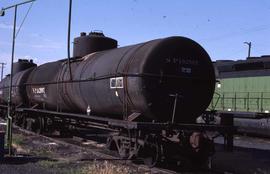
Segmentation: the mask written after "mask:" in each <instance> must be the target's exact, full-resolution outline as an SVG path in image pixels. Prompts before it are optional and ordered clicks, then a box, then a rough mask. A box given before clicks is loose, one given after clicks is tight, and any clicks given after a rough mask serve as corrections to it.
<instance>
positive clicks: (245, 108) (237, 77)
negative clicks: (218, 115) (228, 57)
mask: <svg viewBox="0 0 270 174" xmlns="http://www.w3.org/2000/svg"><path fill="white" fill-rule="evenodd" d="M269 65H270V57H260V58H253V59H248V60H245V61H226V62H224V61H223V62H222V61H221V62H216V63H215V67H216V69H217V78H218V82H217V84H216V90H215V94H214V96H213V100H212V102H211V104H210V106H209V107H208V109H209V110H212V109H214V110H219V111H220V110H221V111H236V112H255V113H269V112H270V67H269Z"/></svg>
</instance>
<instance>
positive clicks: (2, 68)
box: [0, 62, 6, 81]
mask: <svg viewBox="0 0 270 174" xmlns="http://www.w3.org/2000/svg"><path fill="white" fill-rule="evenodd" d="M0 65H1V81H2V80H3V73H4V68H5V65H6V63H3V62H2V63H0Z"/></svg>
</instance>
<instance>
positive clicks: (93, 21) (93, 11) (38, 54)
mask: <svg viewBox="0 0 270 174" xmlns="http://www.w3.org/2000/svg"><path fill="white" fill-rule="evenodd" d="M22 1H23V0H0V8H1V7H6V6H9V5H12V4H13V3H17V2H22ZM68 2H69V1H68V0H37V1H36V2H35V3H34V4H33V6H32V9H31V11H30V13H29V15H28V17H27V19H26V21H25V23H24V25H23V27H22V29H21V30H20V33H19V35H18V36H17V38H16V50H15V51H16V55H15V57H16V59H18V58H33V59H34V61H35V62H37V63H38V64H41V63H44V62H47V61H54V60H57V59H62V58H64V57H66V56H67V51H66V33H67V14H68ZM29 6H30V4H28V5H24V6H20V7H19V9H18V22H17V26H20V24H21V22H22V20H23V17H24V15H25V14H26V12H27V10H28V8H29ZM13 14H14V13H13V10H8V11H7V12H6V15H5V16H4V17H0V62H6V63H9V59H10V57H11V39H12V25H13ZM91 30H102V31H103V32H104V33H105V35H106V36H109V37H112V38H115V39H117V40H118V42H119V45H120V46H125V45H129V44H135V43H139V42H144V41H147V40H151V39H156V38H162V37H167V36H172V35H179V36H185V37H189V38H191V39H193V40H195V41H197V42H198V43H200V44H201V45H202V46H203V47H204V48H205V49H206V50H207V52H208V53H209V55H210V56H211V58H212V59H213V60H217V59H244V58H245V57H246V56H247V45H245V44H243V42H245V41H248V42H249V41H250V42H252V51H251V54H252V56H261V55H266V54H268V55H269V54H270V1H269V0H226V1H225V0H223V1H217V0H201V1H199V0H73V16H72V32H71V37H72V38H74V37H75V36H78V35H79V33H80V32H82V31H86V32H90V31H91ZM9 66H10V65H9V64H8V67H7V68H6V71H5V72H8V71H9Z"/></svg>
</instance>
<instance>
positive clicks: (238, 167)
mask: <svg viewBox="0 0 270 174" xmlns="http://www.w3.org/2000/svg"><path fill="white" fill-rule="evenodd" d="M255 148H256V146H255V145H254V148H243V147H235V148H234V151H233V152H224V151H222V146H217V149H218V152H217V153H216V155H215V156H214V157H213V168H215V169H222V170H223V171H228V172H230V173H239V174H242V173H243V174H249V173H250V174H253V173H270V166H269V164H270V150H264V149H255Z"/></svg>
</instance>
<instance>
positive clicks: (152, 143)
mask: <svg viewBox="0 0 270 174" xmlns="http://www.w3.org/2000/svg"><path fill="white" fill-rule="evenodd" d="M160 152H161V151H160V145H159V144H158V142H157V140H156V139H155V138H154V139H153V140H147V141H146V142H145V145H144V146H143V147H141V149H140V151H139V157H140V158H142V160H143V162H144V164H145V165H147V166H149V167H154V166H155V165H156V164H157V163H158V162H159V159H160Z"/></svg>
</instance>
